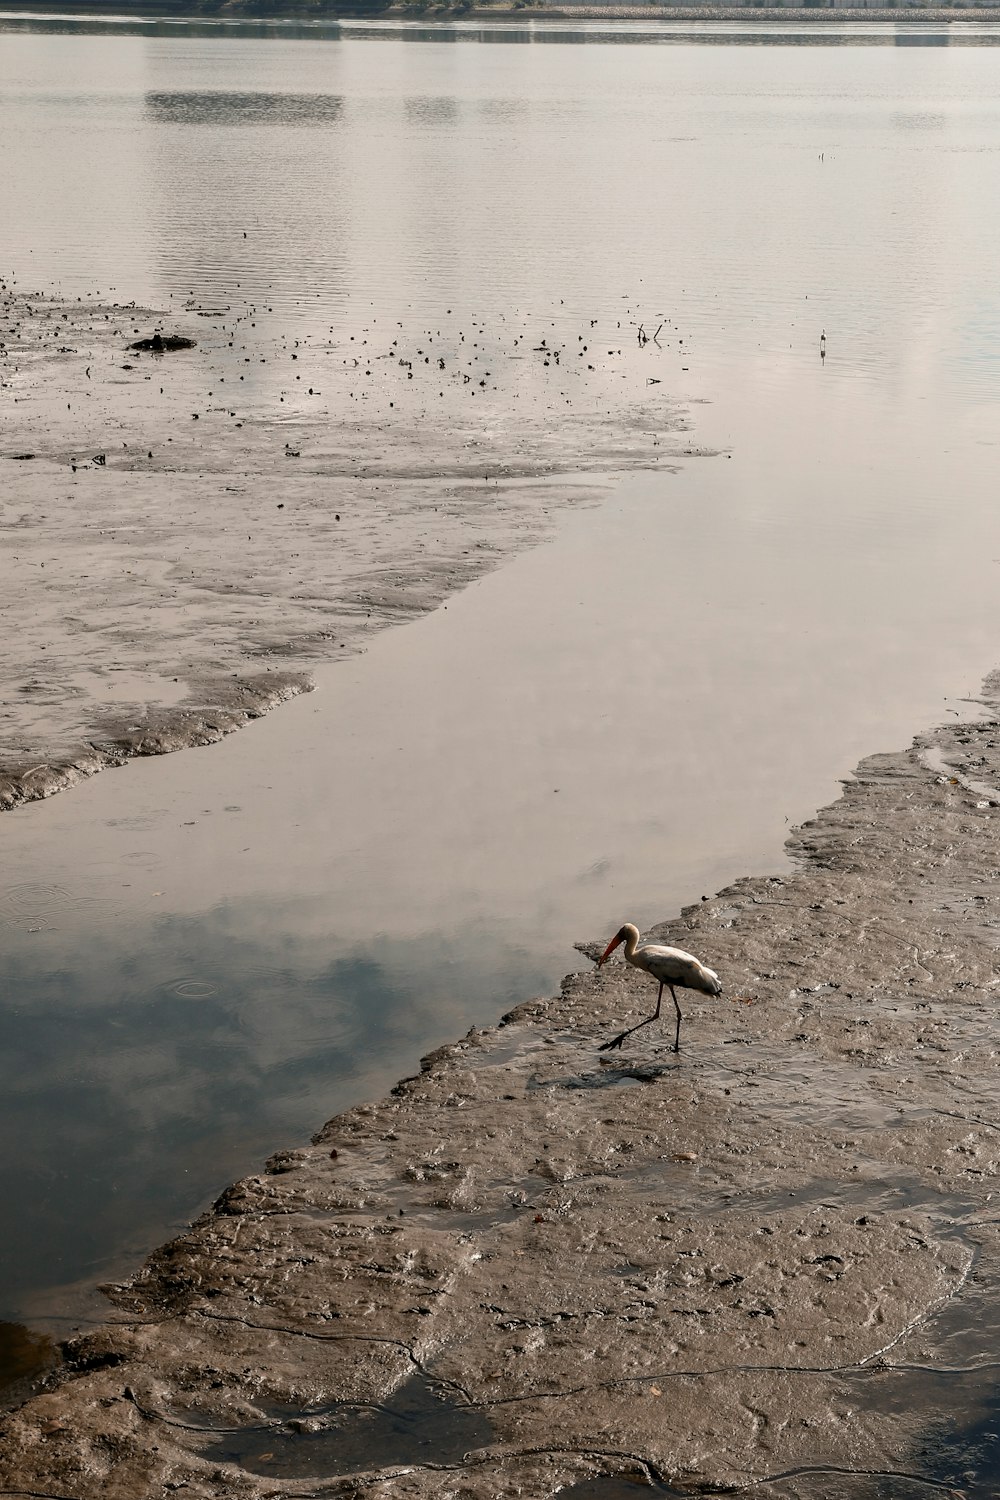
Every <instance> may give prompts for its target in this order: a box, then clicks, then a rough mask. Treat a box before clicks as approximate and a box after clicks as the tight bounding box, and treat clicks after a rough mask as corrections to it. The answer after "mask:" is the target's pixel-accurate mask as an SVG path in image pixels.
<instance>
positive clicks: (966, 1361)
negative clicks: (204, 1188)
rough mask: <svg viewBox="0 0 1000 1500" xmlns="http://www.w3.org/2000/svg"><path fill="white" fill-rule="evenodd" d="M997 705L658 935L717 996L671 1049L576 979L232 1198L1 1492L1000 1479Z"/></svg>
mask: <svg viewBox="0 0 1000 1500" xmlns="http://www.w3.org/2000/svg"><path fill="white" fill-rule="evenodd" d="M996 686H997V685H996V683H992V684H990V685H989V689H988V717H987V718H986V719H984V721H983V722H979V723H975V724H968V725H955V726H950V727H949V728H947V729H942V730H938V731H936V732H934V733H933V734H929V735H927V736H924V737H922V738H921V739H920V740H918V741H917V742H916V743H915V744H914V745H913V746H912V747H911V748H910V749H909V750H908V751H905V752H901V753H898V754H889V755H879V756H873V757H871V758H870V759H869V760H867V761H865V762H864V763H863V764H862V765H861V766H860V767H859V770H858V773H857V778H856V780H854V781H852V782H850V783H848V784H847V785H846V786H845V790H844V795H843V797H842V798H841V799H840V800H839V801H838V802H837V803H835V804H834V805H832V806H831V807H829V808H826V809H825V810H824V811H823V812H822V813H820V814H819V815H818V816H817V818H816V819H815V820H814V821H813V822H811V823H810V824H808V825H807V826H805V827H804V828H802V829H801V830H798V831H796V833H795V835H794V838H793V848H794V850H795V851H796V852H797V854H798V856H799V870H798V872H797V873H795V874H793V875H791V876H787V877H783V878H780V879H779V878H773V879H760V878H755V879H747V880H743V881H739V882H737V883H736V884H735V885H733V886H731V887H730V888H728V889H727V890H725V891H723V892H721V893H720V894H719V895H717V896H716V897H714V898H713V899H711V900H705V901H702V902H700V903H698V904H697V905H695V906H692V907H689V908H687V909H686V910H685V911H683V912H682V913H681V915H680V916H679V917H678V918H677V919H676V920H675V921H672V922H668V923H666V924H664V925H663V926H662V927H661V928H659V929H657V935H659V936H661V937H664V938H668V939H670V940H671V941H675V942H677V943H679V944H680V945H682V946H684V947H686V948H690V949H692V950H693V951H695V952H697V953H699V954H700V955H702V956H703V957H704V958H705V959H706V961H708V962H710V963H711V964H712V966H713V967H715V968H717V969H718V970H719V972H720V974H721V975H722V976H723V978H724V981H725V983H726V993H725V994H724V995H723V996H722V997H721V998H720V999H716V1000H708V999H706V998H704V997H701V996H694V995H690V994H685V995H683V996H682V1006H683V1010H684V1026H683V1030H682V1035H681V1040H682V1050H681V1053H680V1055H679V1056H678V1057H675V1056H674V1054H673V1053H672V1052H671V1050H670V1039H671V1034H672V1028H671V1027H670V1026H669V1025H668V1026H667V1027H666V1028H665V1029H664V1030H660V1029H658V1028H657V1027H650V1028H648V1029H647V1030H645V1031H643V1032H641V1033H639V1034H638V1035H637V1037H636V1038H635V1040H634V1041H633V1042H632V1043H631V1045H629V1046H627V1047H626V1048H625V1049H624V1052H623V1053H622V1054H620V1055H619V1054H613V1055H610V1056H609V1055H607V1054H600V1053H599V1052H598V1050H597V1049H598V1046H599V1044H600V1042H601V1041H602V1040H604V1039H606V1037H607V1036H608V1035H609V1034H610V1033H611V1032H613V1030H615V1029H618V1028H620V1026H621V1024H622V1023H623V1021H625V1020H628V1019H630V1018H631V1019H637V1018H638V1016H639V1015H641V1014H642V1013H643V1012H644V1010H646V1009H647V1008H650V1009H651V1007H652V1002H653V999H654V998H655V997H654V995H653V993H652V990H651V981H649V980H648V978H646V977H645V976H643V975H641V974H638V973H636V972H634V971H629V970H626V969H625V968H624V966H622V965H620V964H617V963H616V964H612V965H609V966H607V967H605V968H604V969H602V970H601V971H599V972H593V971H588V972H584V973H579V974H573V975H570V976H569V977H568V978H567V980H566V981H565V982H564V985H563V989H562V992H561V993H560V994H559V995H558V996H556V997H554V998H551V999H547V1000H538V1001H535V1002H531V1003H528V1004H525V1005H522V1006H520V1007H518V1009H517V1010H515V1011H513V1012H512V1013H511V1014H510V1015H508V1016H507V1017H506V1018H505V1019H504V1020H503V1021H502V1022H500V1023H499V1024H498V1025H497V1026H495V1027H491V1028H487V1029H484V1030H474V1031H473V1032H470V1033H469V1035H468V1036H467V1037H465V1038H464V1039H463V1040H462V1041H460V1042H458V1043H456V1044H454V1045H452V1046H447V1047H443V1048H441V1049H439V1050H438V1051H437V1052H435V1053H434V1054H432V1055H430V1056H429V1057H428V1058H426V1059H424V1063H423V1071H422V1072H421V1073H420V1074H419V1076H417V1077H414V1078H410V1079H404V1080H403V1081H402V1082H400V1083H399V1084H398V1085H397V1086H396V1088H395V1089H394V1090H393V1091H392V1092H391V1094H390V1095H389V1096H387V1097H386V1098H384V1099H382V1100H379V1101H377V1102H374V1103H370V1104H365V1105H361V1106H359V1107H357V1108H355V1109H352V1110H350V1111H348V1112H347V1113H345V1114H343V1115H341V1116H338V1117H337V1118H335V1119H333V1120H331V1121H330V1122H329V1123H328V1124H327V1125H326V1126H325V1127H324V1128H323V1130H322V1131H321V1132H320V1133H319V1135H318V1136H317V1137H316V1138H315V1140H314V1141H313V1142H312V1143H311V1144H310V1145H308V1146H304V1147H301V1148H299V1149H289V1150H287V1151H284V1152H281V1153H279V1154H278V1155H276V1156H275V1157H273V1158H272V1159H271V1160H270V1161H269V1162H268V1163H267V1165H266V1168H265V1169H264V1170H263V1171H262V1172H261V1174H260V1175H259V1176H255V1177H251V1178H248V1179H245V1180H244V1181H241V1182H238V1183H236V1184H234V1185H233V1186H232V1187H231V1188H229V1189H227V1191H226V1192H225V1193H223V1195H222V1196H221V1198H220V1199H219V1200H218V1202H217V1203H216V1205H215V1207H214V1209H213V1210H212V1211H211V1212H210V1213H208V1214H206V1215H205V1216H203V1217H202V1218H201V1219H200V1220H199V1221H198V1222H197V1223H196V1224H195V1225H193V1226H192V1228H191V1229H190V1231H189V1232H188V1233H186V1234H184V1235H183V1236H181V1237H180V1238H179V1239H177V1240H175V1241H174V1242H172V1243H171V1244H169V1245H167V1246H165V1247H164V1248H163V1249H162V1250H161V1251H159V1252H158V1253H157V1254H155V1255H154V1256H152V1257H151V1259H150V1260H149V1261H148V1263H147V1264H146V1265H145V1266H144V1267H142V1268H141V1270H139V1271H138V1272H137V1273H136V1275H135V1276H134V1277H133V1278H132V1279H131V1280H130V1281H129V1282H128V1283H126V1284H124V1285H121V1286H116V1287H113V1288H109V1289H108V1294H109V1297H110V1300H111V1304H112V1312H111V1314H110V1316H109V1322H108V1323H107V1325H106V1326H104V1327H102V1328H100V1329H97V1330H94V1331H92V1332H89V1333H86V1334H83V1335H81V1336H80V1337H77V1338H75V1339H73V1340H71V1341H70V1342H69V1343H68V1344H67V1345H66V1346H65V1348H64V1356H65V1362H64V1365H63V1367H62V1368H61V1369H60V1370H59V1371H57V1372H56V1374H55V1375H53V1376H52V1377H51V1378H50V1379H49V1381H48V1382H47V1385H46V1386H45V1387H44V1388H43V1389H42V1390H41V1392H40V1393H39V1394H36V1395H34V1396H33V1397H32V1398H31V1399H29V1400H28V1401H27V1402H26V1403H25V1404H23V1405H22V1406H21V1408H20V1409H19V1410H17V1411H15V1412H13V1413H11V1414H10V1415H8V1417H7V1418H6V1419H5V1422H4V1426H3V1430H2V1439H0V1487H2V1489H3V1492H4V1493H6V1494H11V1495H20V1494H33V1495H59V1496H64V1497H74V1500H76V1497H80V1500H83V1497H89V1496H92V1495H95V1494H97V1493H98V1492H100V1493H101V1494H102V1495H104V1496H107V1497H110V1500H114V1497H119V1496H120V1497H122V1500H125V1497H128V1500H135V1497H137V1496H146V1495H150V1496H152V1495H157V1496H158V1495H161V1494H163V1493H173V1492H175V1491H176V1492H180V1493H183V1494H187V1495H191V1496H200V1497H215V1496H218V1497H221V1496H227V1497H232V1496H245V1497H248V1500H249V1497H255V1496H264V1495H267V1496H279V1495H295V1496H312V1495H316V1496H331V1497H332V1496H344V1497H347V1496H362V1495H364V1496H372V1497H378V1496H382V1497H390V1496H392V1497H396V1496H413V1497H423V1496H426V1497H431V1496H435V1497H437V1496H445V1495H453V1496H463V1497H469V1500H473V1497H480V1496H482V1497H487V1496H490V1497H492V1496H508V1495H509V1496H515V1495H522V1496H545V1495H551V1494H555V1493H559V1492H565V1493H567V1494H569V1495H576V1496H579V1497H581V1500H584V1497H587V1496H593V1497H600V1496H605V1497H606V1500H615V1497H618V1496H620V1495H621V1494H623V1493H627V1492H628V1486H629V1484H630V1483H632V1482H633V1481H636V1482H638V1481H643V1482H645V1483H646V1484H648V1485H649V1486H650V1487H651V1488H652V1491H653V1492H654V1493H680V1494H684V1493H712V1492H723V1491H726V1492H735V1493H740V1494H749V1493H753V1494H761V1495H765V1496H775V1497H776V1496H782V1497H794V1496H801V1497H803V1500H809V1497H812V1500H818V1497H823V1500H828V1497H840V1496H843V1497H845V1500H861V1497H874V1496H883V1495H891V1496H893V1497H903V1500H908V1497H910V1496H913V1497H915V1500H917V1497H922V1496H926V1495H929V1494H944V1495H949V1494H950V1495H954V1494H959V1495H964V1496H967V1497H969V1500H973V1497H979V1496H982V1497H985V1496H987V1495H991V1494H993V1493H995V1488H996V1486H995V1469H991V1467H990V1464H991V1462H992V1463H993V1464H994V1465H995V1462H996V1455H995V1443H994V1442H993V1439H994V1434H993V1432H992V1428H991V1423H992V1422H993V1419H994V1416H995V1406H996V1401H995V1396H994V1394H993V1392H994V1388H995V1381H996V1372H997V1369H998V1368H1000V1364H998V1360H997V1355H996V1350H997V1334H998V1332H1000V1232H998V1231H1000V1217H998V1214H997V1212H996V1205H995V1202H994V1189H995V1183H996V1180H997V1176H998V1172H1000V1126H998V1124H997V1113H998V1112H997V1102H998V1092H1000V1080H998V1053H997V1049H996V1044H995V1018H994V1007H995V995H996V987H997V984H998V982H1000V981H998V978H997V974H996V942H997V937H996V934H997V931H998V925H1000V832H998V824H997V807H998V804H1000V724H998V722H997V721H996V718H995V706H996V696H997V695H996ZM990 789H994V790H995V791H996V795H995V796H991V795H988V793H989V792H990ZM595 936H596V937H598V938H600V939H604V938H606V935H605V934H598V935H595ZM601 946H603V942H602V943H601ZM594 951H599V949H597V948H596V946H595V950H594ZM740 1002H742V1003H740ZM991 1444H992V1446H991ZM991 1455H992V1459H991Z"/></svg>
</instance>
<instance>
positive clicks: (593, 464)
mask: <svg viewBox="0 0 1000 1500" xmlns="http://www.w3.org/2000/svg"><path fill="white" fill-rule="evenodd" d="M268 312H269V309H268V308H267V307H266V306H264V305H262V306H260V307H257V306H255V305H252V304H245V305H242V306H239V307H235V306H233V305H227V306H226V307H223V308H215V307H203V306H195V305H193V304H192V305H191V306H188V307H186V308H185V309H183V310H174V311H166V310H163V309H160V310H153V309H140V308H136V307H134V306H122V305H120V304H118V303H114V302H107V301H104V300H102V299H101V298H99V297H97V296H95V297H94V298H92V299H90V300H88V301H85V302H83V301H79V300H77V301H74V302H68V301H65V300H63V299H61V298H59V297H57V296H50V295H44V296H43V295H39V294H32V295H24V294H22V293H21V291H20V289H19V288H17V287H14V286H10V287H7V288H6V289H5V290H4V291H3V292H2V293H0V315H2V326H3V328H4V330H5V331H4V332H3V335H2V337H3V345H2V348H0V356H2V362H0V378H2V380H3V384H4V387H5V395H6V397H7V413H8V419H7V422H6V424H5V431H4V438H3V443H2V451H0V465H2V468H3V475H4V488H3V502H2V522H3V525H4V528H5V531H6V533H7V536H8V547H7V549H6V553H5V565H4V570H3V574H4V576H3V584H4V587H3V590H2V598H0V624H2V625H3V627H4V629H3V636H4V642H5V644H4V647H3V666H4V677H5V680H6V682H7V683H8V684H9V685H10V686H9V689H8V691H7V692H6V693H5V696H4V701H3V704H2V708H0V714H2V720H0V808H9V807H12V806H16V805H17V804H18V803H20V802H23V801H26V800H31V799H33V798H37V797H44V796H48V795H50V794H51V793H53V792H55V791H58V790H60V789H62V788H64V787H67V786H71V785H73V784H74V783H75V782H77V781H78V780H79V779H80V778H81V777H84V776H88V775H91V774H93V773H94V772H95V771H98V770H101V769H103V768H105V767H107V766H114V765H119V764H121V763H122V761H123V760H125V759H127V758H128V757H129V756H133V755H151V754H161V753H164V752H165V751H170V750H175V749H180V748H184V747H186V746H192V745H199V744H206V743H210V742H212V741H214V740H217V739H218V738H219V737H220V736H221V735H223V734H226V733H228V732H230V731H231V730H233V729H236V728H239V727H240V726H241V725H243V724H245V723H247V722H249V721H250V720H252V719H253V718H256V717H258V716H259V715H260V714H261V713H264V712H266V711H267V710H268V709H270V708H272V707H274V705H275V704H277V703H280V702H282V701H284V700H285V699H287V698H288V697H289V696H292V695H294V694H296V693H300V692H302V691H305V690H307V689H308V687H309V685H310V678H309V666H310V664H311V663H313V662H315V661H316V660H318V659H329V658H330V657H333V656H337V655H340V654H342V653H343V654H347V653H350V652H352V651H357V650H359V649H363V647H364V643H365V641H366V640H367V639H369V638H370V637H371V635H372V634H373V633H374V632H375V631H377V630H379V629H381V628H383V627H384V626H386V625H389V624H393V623H396V622H399V621H401V620H405V619H408V618H412V617H413V616H414V615H416V614H418V613H421V612H423V611H426V610H429V609H433V608H434V607H436V606H437V605H438V604H439V603H440V602H441V601H442V600H443V599H445V598H446V597H447V596H448V595H449V594H451V593H454V592H455V591H456V590H457V589H459V588H461V587H462V586H463V585H464V584H466V583H468V582H469V581H470V580H471V579H473V578H475V577H477V576H479V575H481V574H482V573H484V572H485V571H487V570H488V569H490V568H492V567H495V566H496V565H497V564H498V562H500V561H501V560H502V559H503V558H504V557H508V556H510V555H511V553H512V552H514V551H515V550H516V549H518V548H521V547H524V546H527V545H530V544H532V543H534V542H537V541H538V540H540V539H541V538H542V537H544V536H545V535H546V534H547V533H548V530H549V527H550V520H549V517H550V515H551V514H552V512H553V511H554V510H555V509H556V508H557V507H560V506H564V505H568V504H579V503H588V502H592V501H593V499H594V498H595V495H597V494H599V493H600V490H599V488H597V487H595V484H594V481H593V479H592V477H591V476H592V475H593V474H594V473H595V472H602V471H604V472H610V471H620V470H621V469H623V468H627V467H636V466H641V467H666V466H668V465H669V461H670V458H671V457H672V456H674V455H679V454H684V455H686V456H691V455H692V454H693V453H695V452H696V451H697V450H696V449H695V448H693V447H692V445H691V442H690V440H689V439H686V438H685V432H686V429H687V422H686V420H685V416H684V413H683V411H682V410H681V409H679V408H678V407H677V406H676V404H675V403H673V402H672V401H671V399H670V398H669V395H668V394H667V391H668V386H667V385H666V384H665V383H664V382H663V381H662V380H661V379H659V378H657V379H655V380H654V381H653V382H650V379H649V377H650V375H651V373H652V369H653V365H652V364H651V362H650V360H649V359H648V358H647V357H646V350H645V348H644V346H643V345H642V344H641V343H640V341H639V339H638V336H637V332H636V323H635V321H634V320H633V321H632V323H631V326H629V324H628V322H626V327H625V330H624V332H623V331H622V329H621V327H618V326H616V327H615V328H614V337H613V339H612V340H610V341H609V339H608V338H607V337H606V333H605V330H602V329H601V328H599V327H598V328H593V329H592V328H591V327H590V326H589V322H588V323H585V324H582V325H581V326H582V328H583V329H585V332H583V331H581V330H579V329H577V328H576V326H575V324H574V325H573V326H572V327H570V326H569V324H568V322H567V321H566V320H565V319H564V320H563V321H562V323H560V321H559V311H558V309H550V310H547V311H546V312H545V313H544V314H538V315H535V316H532V315H526V316H523V317H522V316H519V315H518V314H516V313H514V312H513V311H512V313H511V315H510V318H509V320H502V324H501V326H493V327H490V328H486V327H485V326H483V325H479V326H476V327H473V326H471V325H470V326H469V327H468V328H466V327H464V326H463V327H461V328H459V327H458V326H457V322H456V318H455V315H454V314H452V312H451V310H450V309H442V312H441V325H442V326H441V328H440V329H438V328H437V327H435V328H433V329H423V328H420V329H417V328H409V327H407V326H406V325H405V323H404V321H399V322H397V323H395V324H394V325H393V327H392V329H391V330H385V331H383V330H379V329H377V328H376V327H375V326H374V320H373V323H372V325H371V326H369V327H359V328H358V330H357V333H356V334H355V335H348V336H346V337H345V336H340V337H337V338H334V337H333V335H331V337H330V338H329V340H326V341H318V340H317V339H316V338H315V336H312V337H311V336H309V335H307V334H306V333H305V332H304V333H303V336H302V339H301V340H296V339H294V338H293V337H291V336H290V335H289V334H287V333H284V334H282V335H281V336H272V335H270V333H269V332H268ZM449 319H450V320H451V324H450V326H449ZM155 329H162V330H163V331H164V332H165V333H167V334H168V335H169V334H175V335H177V334H179V335H180V336H183V337H190V338H194V339H195V341H196V343H195V347H194V348H193V349H185V350H179V351H177V352H174V353H158V352H153V353H151V352H148V351H136V350H134V349H132V348H131V347H130V345H131V344H132V343H134V342H135V341H137V340H138V339H140V338H148V337H149V336H150V335H151V333H152V332H153V330H155ZM596 338H600V339H601V345H602V346H601V348H600V350H599V351H598V350H597V349H596V348H592V347H591V340H592V339H596ZM612 345H613V347H612ZM656 352H657V353H658V354H661V355H662V354H663V353H664V351H663V350H662V348H661V349H658V350H657V351H656ZM650 353H652V350H650ZM657 369H658V370H659V366H657ZM659 374H660V375H662V370H659ZM558 478H563V479H564V480H565V482H564V483H554V482H553V480H554V479H558Z"/></svg>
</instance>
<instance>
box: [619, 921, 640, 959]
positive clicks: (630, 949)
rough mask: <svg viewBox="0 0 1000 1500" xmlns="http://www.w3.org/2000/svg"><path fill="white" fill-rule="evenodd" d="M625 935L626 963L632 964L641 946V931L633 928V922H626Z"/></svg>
mask: <svg viewBox="0 0 1000 1500" xmlns="http://www.w3.org/2000/svg"><path fill="white" fill-rule="evenodd" d="M622 930H623V931H624V933H625V962H626V963H627V964H630V963H631V962H632V960H633V958H635V950H636V949H637V948H638V946H639V929H638V927H633V926H632V923H631V922H626V924H625V926H624V928H623V929H622Z"/></svg>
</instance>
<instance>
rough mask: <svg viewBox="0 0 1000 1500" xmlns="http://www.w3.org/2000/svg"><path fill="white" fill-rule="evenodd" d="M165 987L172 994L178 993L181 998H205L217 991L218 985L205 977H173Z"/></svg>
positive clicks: (215, 993)
mask: <svg viewBox="0 0 1000 1500" xmlns="http://www.w3.org/2000/svg"><path fill="white" fill-rule="evenodd" d="M165 988H166V989H168V990H169V991H170V993H171V994H172V995H180V997H181V999H182V1000H207V999H209V997H210V996H212V995H217V994H218V993H219V990H218V986H217V985H214V984H212V983H210V981H209V980H207V979H191V978H188V979H174V980H171V981H170V982H169V983H168V984H167V985H165Z"/></svg>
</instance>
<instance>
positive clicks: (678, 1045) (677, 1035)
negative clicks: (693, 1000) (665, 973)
mask: <svg viewBox="0 0 1000 1500" xmlns="http://www.w3.org/2000/svg"><path fill="white" fill-rule="evenodd" d="M668 989H669V990H670V995H671V999H672V1000H673V1002H674V1010H675V1011H676V1012H677V1030H676V1032H675V1033H674V1051H675V1052H679V1051H680V1050H681V1008H680V1006H679V1005H678V1004H677V996H676V995H675V994H674V987H673V985H672V984H671V985H668ZM661 990H662V986H661Z"/></svg>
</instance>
